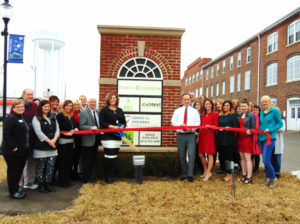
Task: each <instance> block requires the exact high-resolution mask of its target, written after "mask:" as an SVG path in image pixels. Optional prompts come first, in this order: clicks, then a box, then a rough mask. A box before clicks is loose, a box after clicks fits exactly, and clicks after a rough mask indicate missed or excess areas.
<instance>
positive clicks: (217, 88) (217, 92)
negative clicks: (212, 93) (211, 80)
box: [216, 83, 220, 96]
mask: <svg viewBox="0 0 300 224" xmlns="http://www.w3.org/2000/svg"><path fill="white" fill-rule="evenodd" d="M219 89H220V85H219V83H217V84H216V96H219Z"/></svg>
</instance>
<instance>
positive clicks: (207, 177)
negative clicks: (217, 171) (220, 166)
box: [203, 174, 211, 181]
mask: <svg viewBox="0 0 300 224" xmlns="http://www.w3.org/2000/svg"><path fill="white" fill-rule="evenodd" d="M210 177H211V174H209V175H206V176H205V177H204V178H203V180H204V181H208V180H209V179H210Z"/></svg>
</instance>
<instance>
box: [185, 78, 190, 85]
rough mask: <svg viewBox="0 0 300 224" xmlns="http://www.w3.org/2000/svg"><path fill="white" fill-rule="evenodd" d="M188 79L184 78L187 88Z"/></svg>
mask: <svg viewBox="0 0 300 224" xmlns="http://www.w3.org/2000/svg"><path fill="white" fill-rule="evenodd" d="M188 81H189V79H188V78H185V85H186V86H187V84H188Z"/></svg>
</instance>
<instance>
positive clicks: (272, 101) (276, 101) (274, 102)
mask: <svg viewBox="0 0 300 224" xmlns="http://www.w3.org/2000/svg"><path fill="white" fill-rule="evenodd" d="M271 103H272V104H274V106H275V107H277V105H278V100H277V99H276V98H271Z"/></svg>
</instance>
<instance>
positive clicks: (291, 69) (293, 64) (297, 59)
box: [286, 55, 300, 82]
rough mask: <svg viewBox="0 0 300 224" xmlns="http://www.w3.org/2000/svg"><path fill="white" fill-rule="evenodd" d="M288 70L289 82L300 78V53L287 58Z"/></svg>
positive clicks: (287, 78)
mask: <svg viewBox="0 0 300 224" xmlns="http://www.w3.org/2000/svg"><path fill="white" fill-rule="evenodd" d="M286 70H287V71H286V74H287V77H286V80H287V82H292V81H298V80H300V55H295V56H293V57H291V58H289V59H288V60H287V63H286Z"/></svg>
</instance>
